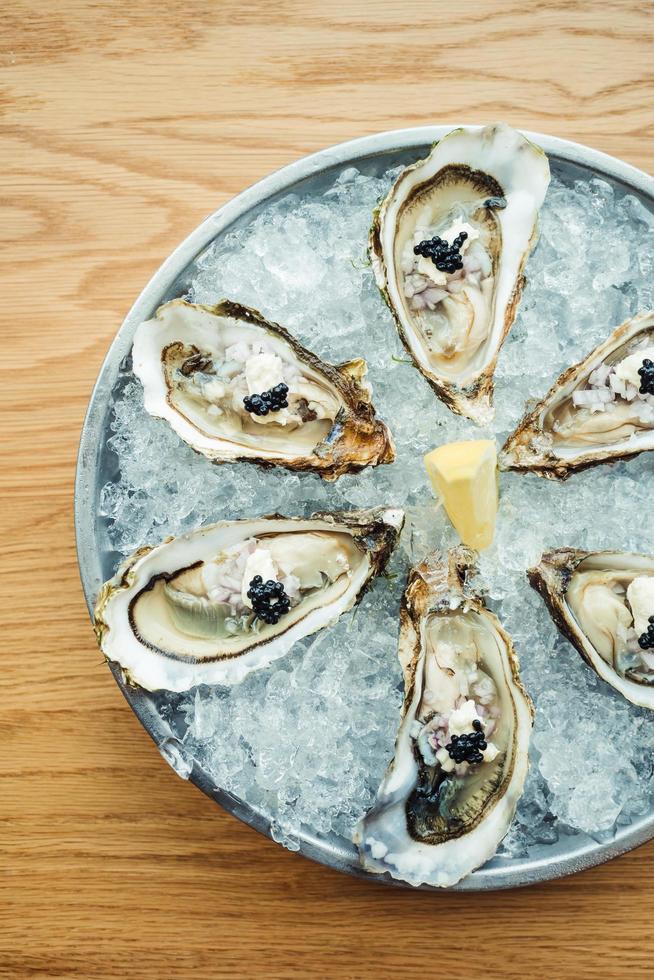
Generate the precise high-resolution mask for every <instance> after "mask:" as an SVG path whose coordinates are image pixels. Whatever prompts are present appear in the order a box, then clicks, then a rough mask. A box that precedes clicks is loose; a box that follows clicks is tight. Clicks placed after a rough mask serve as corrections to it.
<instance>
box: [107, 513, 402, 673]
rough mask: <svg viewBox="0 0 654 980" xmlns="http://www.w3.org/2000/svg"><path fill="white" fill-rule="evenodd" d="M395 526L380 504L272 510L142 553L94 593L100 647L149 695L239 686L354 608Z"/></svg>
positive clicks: (398, 520)
mask: <svg viewBox="0 0 654 980" xmlns="http://www.w3.org/2000/svg"><path fill="white" fill-rule="evenodd" d="M403 523H404V514H403V512H402V511H401V510H392V509H384V508H377V509H372V510H359V511H351V512H347V513H322V514H314V516H313V517H310V518H299V517H293V518H289V517H281V516H280V515H278V514H273V515H272V516H270V517H259V518H255V519H252V520H241V521H222V522H220V523H218V524H210V525H208V526H206V527H200V528H198V529H197V530H195V531H191V532H190V533H189V534H184V535H181V536H180V537H177V538H168V539H167V540H166V541H164V542H163V543H162V544H160V545H158V546H156V547H154V548H141V549H139V550H138V551H137V552H135V553H134V554H133V555H132V556H131V557H129V558H127V560H126V561H125V562H124V563H123V565H121V567H120V568H119V569H118V571H117V572H116V574H115V576H114V577H113V578H112V579H111V580H110V581H109V582H107V583H105V585H104V586H103V587H102V589H101V591H100V594H99V596H98V600H97V602H96V605H95V631H96V635H97V638H98V643H99V645H100V648H101V650H102V652H103V653H104V655H105V657H106V658H107V660H108V661H110V662H113V663H117V664H119V665H120V666H121V667H122V669H123V673H124V676H125V677H126V678H127V680H128V681H129V682H130V683H133V684H138V685H140V686H141V687H143V688H146V689H147V690H151V691H153V690H158V689H165V690H169V691H185V690H188V689H189V688H191V687H193V686H195V685H196V684H237V683H239V682H240V681H242V680H243V679H244V677H245V676H246V675H247V674H248V673H250V671H252V670H257V669H258V668H260V667H265V666H267V665H268V664H269V663H271V662H272V661H273V660H277V659H278V658H279V657H281V656H283V655H284V654H285V653H287V652H288V651H289V650H290V648H291V646H292V645H293V643H294V642H295V641H296V640H300V639H302V638H303V637H305V636H309V634H311V633H315V632H316V631H317V630H319V629H322V627H323V626H328V625H330V624H331V623H334V622H335V621H336V620H337V619H338V618H339V616H340V615H341V613H343V612H345V611H346V610H347V609H350V608H351V607H352V606H353V605H354V604H355V603H356V602H358V601H359V599H360V598H361V596H362V594H363V592H364V591H365V589H366V588H367V586H368V584H369V582H370V580H371V579H372V578H373V577H374V576H375V575H378V574H379V573H380V572H381V571H382V570H383V569H384V567H385V565H386V562H387V561H388V558H389V556H390V554H391V552H392V550H393V548H394V546H395V543H396V541H397V537H398V535H399V533H400V531H401V529H402V525H403ZM257 583H258V584H257ZM255 586H256V588H255Z"/></svg>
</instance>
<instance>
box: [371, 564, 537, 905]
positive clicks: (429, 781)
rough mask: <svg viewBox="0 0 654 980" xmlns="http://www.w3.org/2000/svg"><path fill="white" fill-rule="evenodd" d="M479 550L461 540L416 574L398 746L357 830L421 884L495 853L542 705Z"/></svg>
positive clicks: (438, 881)
mask: <svg viewBox="0 0 654 980" xmlns="http://www.w3.org/2000/svg"><path fill="white" fill-rule="evenodd" d="M474 558H475V554H474V552H472V551H470V550H468V549H467V548H465V547H463V546H460V547H458V548H456V549H454V550H453V551H451V552H450V553H449V555H448V556H447V557H443V556H441V555H438V554H435V555H432V556H431V557H429V558H427V559H425V561H424V562H422V563H421V564H419V565H418V566H416V567H415V568H414V569H412V571H411V572H410V574H409V579H408V583H407V588H406V591H405V593H404V599H403V602H402V608H401V611H400V640H399V657H400V663H401V665H402V669H403V671H404V687H405V695H404V705H403V708H402V718H401V723H400V728H399V731H398V734H397V740H396V742H395V756H394V758H393V761H392V762H391V764H390V766H389V768H388V770H387V772H386V775H385V776H384V779H383V780H382V783H381V786H380V787H379V790H378V792H377V799H376V802H375V803H374V805H373V807H372V809H371V810H370V811H369V812H368V813H367V815H366V816H365V817H364V818H363V820H362V821H361V822H360V824H359V825H358V827H357V830H356V832H355V842H356V843H357V844H358V846H359V851H360V856H361V862H362V864H363V865H364V867H365V868H367V869H368V870H370V871H375V872H379V873H382V872H388V873H389V874H390V875H391V876H392V877H394V878H400V879H403V880H404V881H407V882H409V883H410V884H412V885H420V884H423V883H424V884H429V885H437V886H440V887H447V886H449V885H454V884H456V882H457V881H460V879H461V878H464V877H465V876H466V875H468V874H470V872H472V871H473V870H474V869H475V868H478V867H479V866H480V865H481V864H483V863H484V862H485V861H487V860H488V859H489V858H490V857H492V855H493V854H494V853H495V851H496V850H497V847H498V845H499V843H500V841H501V840H502V838H503V837H504V835H505V834H506V832H507V830H508V829H509V825H510V823H511V820H512V819H513V815H514V813H515V809H516V806H517V804H518V800H519V798H520V796H521V794H522V789H523V785H524V781H525V777H526V774H527V769H528V750H529V738H530V734H531V726H532V720H533V706H532V704H531V701H530V699H529V696H528V695H527V693H526V691H525V690H524V688H523V686H522V683H521V681H520V675H519V665H518V659H517V657H516V655H515V652H514V650H513V646H512V644H511V640H510V638H509V637H508V635H507V634H506V633H505V632H504V630H503V629H502V627H501V625H500V623H499V621H498V620H497V618H496V617H495V616H494V615H493V614H492V613H490V612H489V611H488V610H487V609H486V608H485V606H484V603H483V600H482V599H481V597H480V595H479V593H478V592H477V590H476V588H475V586H474V585H473V583H472V581H471V579H472V577H473V576H474V575H475V573H476V569H475V566H474ZM472 743H475V744H472ZM455 745H456V748H455ZM450 749H451V750H452V755H451V754H450ZM457 751H458V752H459V757H458V760H457ZM461 753H463V755H464V756H465V757H464V758H463V759H461Z"/></svg>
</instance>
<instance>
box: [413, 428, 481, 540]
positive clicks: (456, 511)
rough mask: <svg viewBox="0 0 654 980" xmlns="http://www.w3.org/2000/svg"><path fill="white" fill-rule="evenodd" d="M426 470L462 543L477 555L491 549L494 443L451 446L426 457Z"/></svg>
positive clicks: (457, 443)
mask: <svg viewBox="0 0 654 980" xmlns="http://www.w3.org/2000/svg"><path fill="white" fill-rule="evenodd" d="M425 466H426V468H427V473H428V474H429V479H430V480H431V482H432V485H433V487H434V490H435V491H436V493H437V494H438V496H439V497H440V499H441V500H442V502H443V506H444V507H445V510H446V512H447V516H448V517H449V519H450V520H451V522H452V524H453V525H454V528H455V529H456V531H457V532H458V534H459V537H460V538H461V540H462V541H463V543H464V544H467V545H468V547H469V548H476V549H477V550H478V551H480V550H482V549H483V548H488V547H489V545H490V544H491V543H492V541H493V535H494V534H495V517H496V515H497V501H498V488H497V449H496V447H495V442H494V441H493V440H492V439H475V440H471V441H469V442H448V443H446V444H445V445H444V446H439V447H438V448H437V449H433V450H432V451H431V452H430V453H427V455H426V456H425Z"/></svg>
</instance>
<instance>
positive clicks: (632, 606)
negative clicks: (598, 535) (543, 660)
mask: <svg viewBox="0 0 654 980" xmlns="http://www.w3.org/2000/svg"><path fill="white" fill-rule="evenodd" d="M527 575H528V576H529V581H530V583H531V585H532V586H533V588H534V589H536V591H537V592H539V593H540V594H541V595H542V597H543V599H544V600H545V603H546V605H547V608H548V609H549V611H550V614H551V616H552V619H553V620H554V622H555V623H556V625H557V626H558V628H559V629H560V631H561V632H562V633H563V635H564V636H565V637H567V639H568V640H570V642H571V643H572V645H573V646H574V647H576V648H577V650H578V651H579V653H580V654H581V656H582V657H583V658H584V660H585V661H586V663H587V664H589V666H591V667H592V668H593V670H594V671H595V672H596V673H597V674H599V676H600V677H601V678H602V680H605V681H606V682H607V683H608V684H610V685H611V687H614V688H615V690H616V691H619V692H620V694H622V695H624V697H625V698H627V700H628V701H631V702H632V703H633V704H638V705H640V706H641V707H643V708H654V625H653V624H654V558H651V557H649V556H648V555H636V554H631V553H630V552H624V551H616V552H611V551H579V550H577V549H576V548H559V549H558V550H556V551H548V552H546V553H545V554H544V555H543V556H542V558H541V560H540V562H539V563H538V565H536V566H535V567H534V568H530V569H529V571H528V572H527Z"/></svg>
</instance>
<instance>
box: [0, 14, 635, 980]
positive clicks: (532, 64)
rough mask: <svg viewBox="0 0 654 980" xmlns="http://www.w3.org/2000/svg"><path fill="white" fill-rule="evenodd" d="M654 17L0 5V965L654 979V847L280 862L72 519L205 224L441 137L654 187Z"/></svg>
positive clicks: (181, 973)
mask: <svg viewBox="0 0 654 980" xmlns="http://www.w3.org/2000/svg"><path fill="white" fill-rule="evenodd" d="M652 10H653V8H652V5H651V3H647V2H644V0H643V2H616V0H602V2H584V0H542V2H531V0H522V2H520V3H518V2H515V0H503V2H498V3H494V2H492V0H477V2H474V3H468V4H466V3H445V2H434V0H432V2H429V0H422V2H420V3H417V2H413V0H406V2H404V3H397V2H394V3H387V2H366V0H350V2H348V3H341V2H331V3H330V2H324V0H323V2H318V0H299V2H291V0H277V2H261V0H255V2H252V3H249V4H244V3H241V2H240V0H214V2H201V0H186V2H180V0H160V2H159V3H154V2H148V0H130V2H122V0H114V2H112V3H103V4H101V3H84V2H81V0H80V2H76V0H57V2H54V0H32V2H29V0H27V2H26V0H16V2H14V3H13V4H11V6H10V5H8V4H6V5H5V7H4V10H3V14H2V19H1V21H0V36H1V51H2V54H1V62H0V66H1V67H0V71H1V88H0V99H1V112H2V118H1V122H0V126H1V127H2V130H1V131H2V156H1V161H2V171H3V184H4V190H3V192H2V198H1V201H0V207H1V211H0V238H1V239H2V243H3V245H4V248H3V251H2V255H1V259H0V261H1V262H2V281H3V298H4V304H3V310H2V314H1V316H2V338H3V348H4V352H3V356H2V359H1V361H0V373H1V379H2V380H1V384H0V398H1V399H2V403H3V440H2V450H3V466H2V470H1V473H0V480H1V485H2V497H3V500H2V507H1V511H0V513H1V515H2V516H1V517H0V520H1V521H2V524H3V527H4V529H5V530H4V534H3V537H2V553H3V559H2V574H3V588H2V604H3V609H2V627H3V628H2V672H1V674H0V684H1V685H2V688H1V704H2V708H1V713H0V718H1V719H2V720H1V722H0V732H1V733H2V748H1V754H2V764H1V765H0V778H1V782H0V820H1V826H2V830H1V833H0V849H1V851H2V862H1V864H0V975H1V976H2V977H5V976H6V977H21V978H22V977H82V978H87V977H89V978H90V977H137V978H177V977H191V976H193V977H269V978H281V977H294V976H299V977H311V978H313V977H347V978H349V977H365V978H368V977H370V978H372V977H375V978H376V977H395V976H404V975H406V976H419V977H421V976H425V977H432V976H434V977H435V976H439V977H443V978H449V977H452V978H466V980H467V978H471V977H473V976H475V977H479V976H487V977H488V976H490V977H503V978H513V977H516V978H517V977H520V978H531V977H538V978H540V977H547V978H551V977H555V978H556V977H575V978H594V977H597V976H603V977H606V976H610V977H621V976H627V975H628V976H630V977H632V978H636V977H646V976H652V974H653V970H652V967H651V962H650V949H651V945H652V940H651V928H652V900H653V898H654V843H652V844H650V845H647V846H644V847H641V848H640V849H639V850H638V851H636V852H633V853H631V854H629V855H627V856H625V857H623V858H621V859H619V860H616V861H613V862H612V863H610V864H608V865H606V866H603V867H600V868H596V869H594V870H592V871H588V872H586V873H584V874H581V875H578V876H576V877H574V878H569V879H566V880H562V881H559V882H552V883H550V884H546V885H543V886H540V887H534V888H530V889H527V890H518V891H511V892H506V893H496V894H485V895H473V894H469V895H459V894H447V893H445V894H438V895H432V894H422V893H417V892H413V891H401V890H391V889H388V888H385V887H383V886H379V885H375V884H368V883H367V882H362V881H355V880H351V879H349V878H347V877H344V876H341V875H339V874H337V873H336V872H333V871H331V870H328V869H326V868H323V867H319V866H318V865H315V864H312V863H310V862H309V861H306V860H304V859H303V858H301V857H299V856H297V855H292V854H290V853H288V852H287V851H285V850H283V849H282V848H280V847H278V846H277V845H275V844H273V843H271V842H270V841H268V840H266V839H264V838H263V837H260V836H258V835H257V834H256V833H255V832H254V831H252V830H250V829H248V828H247V827H245V826H244V825H242V824H240V823H238V822H237V821H236V820H234V819H232V818H231V817H229V816H228V815H227V814H225V813H223V812H222V811H221V810H220V809H219V808H218V807H216V806H214V805H212V804H211V802H210V801H209V800H208V799H206V798H205V797H204V796H202V795H201V794H200V793H199V792H198V790H196V789H195V788H194V787H193V786H191V785H188V784H187V783H184V782H182V781H181V780H180V779H178V777H177V776H176V775H175V774H174V773H173V771H172V770H171V769H169V768H168V767H167V766H166V765H165V764H164V762H163V761H162V759H161V758H160V756H159V754H158V752H157V750H156V748H155V747H154V745H153V744H151V742H150V740H149V739H148V738H147V737H146V736H145V734H144V733H143V731H142V730H141V728H140V726H139V724H138V722H137V721H136V719H135V718H134V717H133V715H132V713H131V711H130V710H129V708H128V707H127V705H126V703H125V702H124V701H123V699H122V696H121V695H120V693H119V691H118V689H117V687H116V686H115V684H114V682H113V680H112V679H111V676H110V674H109V672H108V670H107V669H106V668H105V667H104V666H103V664H102V663H101V658H100V656H99V654H98V651H97V649H96V647H95V642H94V639H93V635H92V632H91V628H90V624H89V620H88V617H87V614H86V609H85V606H84V602H83V599H82V593H81V590H80V586H79V582H78V576H77V567H76V562H75V548H74V540H73V518H72V493H73V489H72V488H73V476H74V470H75V453H76V449H77V442H78V435H79V430H80V426H81V424H82V419H83V416H84V411H85V407H86V404H87V400H88V398H89V395H90V392H91V387H92V385H93V381H94V378H95V376H96V373H97V371H98V369H99V367H100V365H101V363H102V359H103V357H104V355H105V352H106V350H107V347H108V345H109V343H110V341H111V339H112V337H113V335H114V333H115V331H116V330H117V328H118V326H119V325H120V323H121V321H122V318H123V316H124V314H125V312H126V311H127V309H128V307H129V306H130V305H131V303H132V301H133V299H134V298H135V296H136V295H137V294H138V292H139V291H140V289H141V287H142V286H143V284H144V283H145V282H146V280H147V279H148V278H149V276H150V275H151V273H152V272H154V270H155V269H156V268H157V266H158V265H159V264H160V262H161V261H162V259H163V258H165V256H167V255H168V253H169V252H170V251H171V249H172V248H173V247H174V246H175V245H176V244H177V243H178V242H179V241H180V240H181V239H182V238H183V237H184V236H185V235H186V234H187V233H188V232H189V231H191V229H193V228H194V227H195V226H196V225H197V224H198V223H199V222H200V221H201V219H202V218H203V217H204V216H205V215H206V214H207V213H208V212H209V211H211V210H213V209H214V208H216V207H217V206H219V205H221V204H222V203H224V202H225V201H227V200H229V198H231V197H232V196H233V195H234V194H237V193H238V192H239V191H241V190H242V189H243V188H244V187H246V186H247V185H249V184H251V183H252V182H253V181H255V180H257V179H258V178H260V177H263V176H264V175H265V174H268V173H270V172H271V171H272V170H275V169H276V168H277V167H280V166H282V165H284V164H286V163H288V162H290V161H292V160H295V159H297V158H298V157H301V156H303V155H304V154H306V153H310V152H312V151H314V150H317V149H319V148H321V147H324V146H327V145H329V144H332V143H336V142H339V141H341V140H346V139H350V138H352V137H355V136H359V135H363V134H367V133H374V132H376V131H379V130H384V129H392V128H397V127H403V126H414V125H422V124H427V123H450V122H451V123H454V122H461V121H466V122H481V121H487V120H496V119H498V118H501V119H505V120H506V121H507V122H510V123H512V124H513V125H515V126H518V127H521V126H522V127H525V128H531V129H535V130H541V131H543V132H548V133H552V134H555V135H557V136H564V137H568V138H571V139H573V140H578V141H580V142H582V143H588V144H589V145H591V146H594V147H596V148H598V149H601V150H605V151H607V152H608V153H612V154H614V155H616V156H618V157H622V158H623V159H625V160H627V161H629V162H630V163H633V164H635V165H636V166H639V167H642V168H643V169H645V170H649V171H650V172H651V171H652V169H653V168H654V150H653V148H652V143H651V128H652V94H653V85H652V36H651V34H652ZM648 137H649V139H648Z"/></svg>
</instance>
